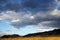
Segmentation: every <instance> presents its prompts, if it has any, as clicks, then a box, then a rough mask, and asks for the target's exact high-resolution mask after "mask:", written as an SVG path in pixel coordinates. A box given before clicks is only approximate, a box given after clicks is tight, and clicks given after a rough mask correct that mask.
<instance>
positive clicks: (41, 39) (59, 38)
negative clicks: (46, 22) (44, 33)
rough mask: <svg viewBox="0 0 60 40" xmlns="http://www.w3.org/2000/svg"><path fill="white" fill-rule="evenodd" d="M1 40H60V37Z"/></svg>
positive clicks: (0, 39)
mask: <svg viewBox="0 0 60 40" xmlns="http://www.w3.org/2000/svg"><path fill="white" fill-rule="evenodd" d="M0 40H60V37H55V36H54V37H19V38H0Z"/></svg>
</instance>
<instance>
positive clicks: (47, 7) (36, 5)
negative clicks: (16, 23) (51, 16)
mask: <svg viewBox="0 0 60 40" xmlns="http://www.w3.org/2000/svg"><path fill="white" fill-rule="evenodd" d="M3 1H4V3H2V5H5V6H2V5H0V6H1V10H4V9H5V10H8V9H9V10H15V11H20V10H25V11H27V10H29V11H31V12H39V11H45V12H46V11H52V10H54V9H55V7H56V2H55V0H18V1H17V0H11V1H9V0H1V1H0V2H3ZM16 1H17V2H16ZM0 4H1V3H0Z"/></svg>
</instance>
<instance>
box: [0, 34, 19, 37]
mask: <svg viewBox="0 0 60 40" xmlns="http://www.w3.org/2000/svg"><path fill="white" fill-rule="evenodd" d="M15 37H20V36H19V35H17V34H13V35H4V36H2V37H1V38H15Z"/></svg>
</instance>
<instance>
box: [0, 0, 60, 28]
mask: <svg viewBox="0 0 60 40" xmlns="http://www.w3.org/2000/svg"><path fill="white" fill-rule="evenodd" d="M16 1H17V0H15V1H14V0H10V1H4V0H3V1H0V11H1V13H0V14H1V15H0V20H9V21H10V25H12V26H13V27H15V28H22V27H26V26H29V25H30V26H31V25H38V24H39V25H42V26H47V27H56V28H60V10H58V9H56V7H57V5H58V3H57V1H56V0H18V3H17V2H16ZM37 27H38V26H37Z"/></svg>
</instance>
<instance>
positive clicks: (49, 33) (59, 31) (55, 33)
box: [1, 29, 60, 38]
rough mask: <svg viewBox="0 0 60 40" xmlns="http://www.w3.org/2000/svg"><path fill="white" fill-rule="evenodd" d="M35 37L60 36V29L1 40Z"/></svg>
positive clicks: (14, 35)
mask: <svg viewBox="0 0 60 40" xmlns="http://www.w3.org/2000/svg"><path fill="white" fill-rule="evenodd" d="M32 36H33V37H35V36H43V37H44V36H60V29H54V30H52V31H46V32H40V33H33V34H28V35H25V36H19V35H17V34H13V35H4V36H2V37H1V38H15V37H32Z"/></svg>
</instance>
